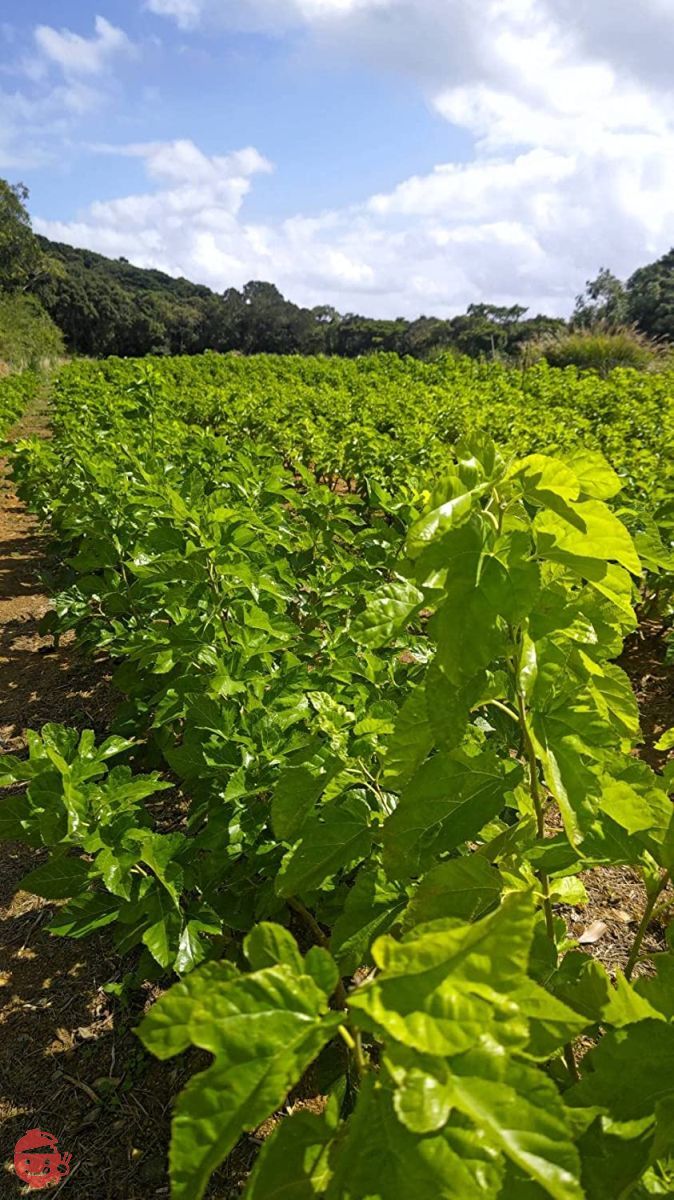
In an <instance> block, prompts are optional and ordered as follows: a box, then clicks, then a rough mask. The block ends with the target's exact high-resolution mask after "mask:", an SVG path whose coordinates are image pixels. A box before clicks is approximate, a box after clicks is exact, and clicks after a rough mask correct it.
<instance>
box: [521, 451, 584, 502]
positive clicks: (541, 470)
mask: <svg viewBox="0 0 674 1200" xmlns="http://www.w3.org/2000/svg"><path fill="white" fill-rule="evenodd" d="M510 475H511V477H512V478H514V479H519V481H520V482H521V484H522V489H523V491H524V495H525V496H526V498H527V499H528V500H532V501H533V502H534V504H539V505H543V506H544V507H546V508H555V504H556V502H557V501H558V500H561V501H562V502H563V506H564V507H565V506H566V505H567V504H569V503H571V501H573V500H577V499H578V497H579V495H580V483H579V480H578V476H577V475H576V473H575V471H574V470H572V468H571V467H568V466H567V465H566V464H565V463H563V462H562V461H561V460H560V459H559V458H550V456H549V455H547V454H530V455H528V457H527V458H523V459H521V460H520V461H519V462H517V463H515V466H514V467H513V468H512V470H511V471H510Z"/></svg>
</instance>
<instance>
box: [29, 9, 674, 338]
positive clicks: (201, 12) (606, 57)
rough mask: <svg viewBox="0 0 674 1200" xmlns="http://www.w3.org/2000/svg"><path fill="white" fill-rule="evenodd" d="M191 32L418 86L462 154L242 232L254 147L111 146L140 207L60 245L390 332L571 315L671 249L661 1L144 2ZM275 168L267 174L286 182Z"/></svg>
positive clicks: (82, 227) (109, 210) (673, 214)
mask: <svg viewBox="0 0 674 1200" xmlns="http://www.w3.org/2000/svg"><path fill="white" fill-rule="evenodd" d="M147 7H149V8H151V9H152V10H153V11H154V12H155V13H157V14H161V15H164V16H166V17H171V18H172V19H173V20H174V21H176V22H177V23H178V24H179V25H181V26H182V27H184V28H190V27H194V26H196V25H198V24H199V23H204V24H206V23H212V22H215V21H219V22H220V24H221V25H222V24H224V25H228V26H230V27H235V28H248V29H251V28H255V29H262V30H265V31H266V32H268V33H281V32H284V31H285V33H287V31H288V30H289V29H293V28H295V27H296V28H298V29H300V30H302V31H303V32H304V34H305V35H307V34H308V35H310V36H311V38H312V40H311V44H310V45H311V53H312V54H314V55H316V54H319V53H320V54H325V55H331V56H333V57H334V58H336V59H340V60H342V59H345V58H349V59H353V58H354V56H355V57H357V58H358V59H360V61H361V62H363V63H366V64H368V65H369V68H370V69H375V68H376V69H379V70H386V71H392V72H398V73H400V72H403V73H405V74H406V75H407V76H408V77H413V78H414V79H415V80H416V81H417V83H418V86H419V88H420V89H422V91H423V93H424V94H425V96H426V97H427V99H428V102H429V104H430V105H431V106H432V107H433V108H434V110H435V111H436V112H438V113H439V114H441V115H442V116H443V117H445V118H446V119H447V121H449V122H451V123H453V124H454V125H456V126H460V127H461V128H462V129H463V130H465V131H467V132H468V133H469V134H470V135H471V136H472V138H473V142H474V146H475V153H474V158H473V160H472V161H470V162H466V163H451V162H449V163H442V164H439V165H438V166H436V167H435V169H434V170H432V171H430V172H428V173H427V174H423V175H415V176H412V177H411V178H408V179H405V180H402V181H401V182H400V183H399V184H398V186H397V187H395V188H393V189H391V190H390V191H389V192H386V193H382V194H377V195H373V196H370V197H369V198H368V197H367V196H363V197H361V198H359V200H358V202H357V203H354V204H353V205H352V206H350V207H349V208H346V209H342V210H337V211H332V212H327V213H324V214H320V215H310V214H311V198H310V197H308V198H307V204H306V208H307V214H298V215H297V216H295V217H293V218H292V219H290V220H285V221H274V220H267V221H259V222H256V223H252V222H249V221H247V220H246V212H245V198H246V195H247V193H248V191H249V189H250V187H251V186H252V181H253V177H254V176H255V174H256V173H258V172H259V171H263V170H266V169H268V164H267V163H266V162H265V160H264V159H263V158H262V157H261V156H260V155H259V154H258V152H257V151H255V150H248V151H244V152H239V153H238V154H234V155H226V156H208V155H206V154H204V153H203V152H202V151H201V150H199V149H198V147H197V146H195V145H194V144H193V143H192V142H188V141H182V142H175V143H168V144H166V143H159V144H149V145H140V146H130V147H125V148H123V152H124V153H126V154H130V155H135V156H136V157H139V158H141V159H142V160H143V162H144V164H145V169H146V172H147V176H148V180H149V186H148V190H147V191H145V192H143V193H141V194H139V195H132V196H128V197H125V198H122V199H120V200H115V201H111V202H102V203H99V204H97V205H94V206H92V207H91V208H90V209H89V210H87V211H86V212H84V213H83V214H81V216H80V218H79V219H78V221H76V222H74V223H66V224H53V223H49V222H41V223H40V228H41V230H42V231H43V232H45V233H48V234H50V235H51V236H54V237H58V238H60V239H61V240H66V241H67V240H73V241H75V242H76V243H78V244H80V245H87V246H91V247H92V248H94V249H99V250H102V251H103V252H107V253H112V254H124V255H125V256H127V257H129V258H131V259H133V260H134V261H136V262H139V263H140V264H142V265H152V266H158V267H162V268H164V269H166V270H169V271H171V272H173V273H180V274H184V275H187V276H188V277H191V278H194V279H197V280H200V281H203V282H205V283H208V284H210V285H211V286H213V287H215V288H218V289H220V288H224V287H226V286H229V285H232V284H234V285H241V284H242V283H244V282H245V281H246V280H248V279H250V278H264V279H271V280H273V281H274V282H275V283H277V284H278V285H279V286H280V287H281V288H282V290H283V291H284V292H285V293H286V294H287V295H289V296H290V297H291V298H293V299H296V300H298V301H300V302H303V303H309V304H313V303H323V302H328V301H331V302H333V303H335V304H336V305H337V306H338V307H340V308H342V309H344V310H349V309H350V310H360V311H364V312H368V313H372V314H382V315H396V314H398V313H405V314H407V315H411V316H413V315H417V314H418V313H419V312H422V311H426V312H437V313H441V314H442V313H448V312H452V311H457V310H460V309H463V308H464V307H465V306H466V304H468V303H470V302H472V301H478V300H484V299H488V300H492V301H494V302H501V303H513V302H515V301H521V302H522V303H524V304H528V305H529V306H530V307H531V308H532V309H534V310H537V309H543V310H547V311H549V312H562V313H563V312H568V310H569V307H570V305H571V303H572V301H573V296H574V295H575V293H576V292H577V291H578V290H579V289H580V288H581V287H582V286H583V283H584V281H585V279H586V278H588V277H590V276H591V275H593V274H594V273H596V271H597V269H598V268H599V267H600V266H601V265H607V266H610V267H612V268H613V269H614V270H615V271H616V272H617V273H619V274H622V275H626V274H628V273H630V272H631V271H632V270H633V269H634V268H635V267H636V266H638V265H639V264H640V263H643V262H646V261H648V260H649V259H650V258H652V257H655V256H656V255H658V254H660V253H662V252H664V251H665V250H666V249H668V248H669V246H670V244H671V241H672V240H674V103H673V91H672V88H673V86H674V85H673V84H672V78H671V73H670V72H669V70H668V69H667V68H668V65H669V63H671V61H672V60H673V59H674V22H672V21H671V0H642V3H641V4H640V5H638V6H637V5H634V3H633V0H629V3H628V0H613V3H612V4H611V5H610V6H609V5H602V4H600V3H596V4H593V3H590V2H589V0H484V2H483V3H482V4H477V3H475V4H469V3H466V0H236V3H235V2H234V0H147ZM282 168H283V164H282V163H281V164H280V165H279V170H282Z"/></svg>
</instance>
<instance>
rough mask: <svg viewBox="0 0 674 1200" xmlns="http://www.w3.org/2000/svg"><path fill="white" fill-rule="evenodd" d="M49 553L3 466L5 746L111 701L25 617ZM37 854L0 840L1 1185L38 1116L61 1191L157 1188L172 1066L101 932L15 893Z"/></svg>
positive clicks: (0, 1191) (35, 607) (0, 575)
mask: <svg viewBox="0 0 674 1200" xmlns="http://www.w3.org/2000/svg"><path fill="white" fill-rule="evenodd" d="M28 433H36V434H38V435H40V436H48V425H47V419H46V413H45V412H44V410H43V409H41V408H40V407H39V406H38V407H36V408H34V409H33V410H31V411H30V413H29V414H28V416H27V417H26V418H25V419H24V420H23V421H22V422H20V423H19V425H18V426H17V427H16V429H15V430H14V436H15V437H19V436H24V435H27V434H28ZM48 565H49V564H48V559H47V546H46V544H45V540H44V538H42V537H41V536H40V533H39V529H38V527H37V524H36V522H35V520H34V519H33V518H32V517H31V516H30V515H29V514H28V513H27V512H26V510H25V508H24V506H23V505H22V504H21V502H20V501H19V500H18V499H17V496H16V493H15V491H14V488H13V486H12V484H11V481H10V480H9V478H8V476H7V473H6V471H4V472H3V477H2V479H1V480H0V750H4V751H8V750H11V751H17V750H21V749H22V748H23V746H24V745H25V741H24V736H23V735H24V731H25V730H26V729H27V728H37V729H39V728H40V727H41V726H42V725H43V724H44V723H45V722H47V721H60V722H63V723H65V724H70V725H75V726H78V727H80V728H85V727H88V728H93V729H95V730H97V732H103V731H104V730H105V729H106V726H107V725H108V723H109V717H110V713H111V711H112V697H111V693H110V683H109V674H108V672H107V671H106V669H105V667H104V666H103V665H101V664H98V665H96V664H91V663H90V662H84V661H82V660H81V659H80V658H79V657H78V655H77V653H76V650H75V648H74V646H73V645H72V643H69V642H68V640H67V639H66V640H65V642H64V643H63V644H62V645H61V646H60V647H59V649H58V651H53V649H52V646H51V638H45V637H42V636H41V635H40V632H39V628H38V626H39V623H40V620H41V618H42V617H43V615H44V613H45V612H46V611H47V608H48V606H49V601H48V597H47V595H46V593H45V589H44V585H43V584H42V583H41V582H40V572H41V571H44V570H45V569H46V568H48ZM1 802H2V801H1V800H0V803H1ZM38 861H39V855H37V856H36V852H34V851H30V850H27V849H26V848H25V847H21V846H16V845H8V844H4V845H0V1195H1V1196H3V1197H4V1196H17V1197H18V1196H19V1195H21V1194H24V1193H23V1192H22V1191H21V1189H20V1188H19V1183H18V1180H16V1179H15V1177H14V1176H13V1171H12V1169H11V1167H10V1163H11V1161H12V1157H13V1149H14V1144H15V1142H16V1141H17V1139H18V1138H19V1137H20V1136H21V1135H23V1134H24V1133H26V1132H27V1130H29V1129H31V1128H36V1127H38V1128H40V1129H43V1130H48V1131H49V1132H51V1133H53V1134H55V1135H56V1136H57V1137H58V1138H59V1147H60V1149H61V1150H62V1151H70V1152H71V1153H72V1156H73V1166H72V1168H71V1175H70V1177H69V1178H68V1180H67V1182H66V1183H65V1185H64V1188H63V1193H64V1195H65V1196H68V1197H72V1198H73V1200H76V1198H77V1200H80V1198H81V1200H94V1198H95V1200H148V1198H150V1197H154V1196H167V1195H168V1187H167V1181H166V1149H167V1143H168V1136H169V1117H170V1112H169V1107H170V1097H171V1096H172V1095H174V1094H175V1092H176V1090H177V1089H178V1088H179V1087H180V1086H182V1082H183V1077H184V1067H182V1066H181V1067H180V1068H176V1067H175V1066H174V1065H173V1064H169V1065H168V1066H163V1065H161V1064H158V1063H156V1062H155V1060H154V1059H153V1060H150V1059H148V1058H147V1056H146V1055H145V1054H144V1052H143V1051H142V1048H141V1046H140V1043H139V1042H138V1040H137V1038H136V1037H135V1036H134V1035H133V1033H132V1028H133V1026H134V1025H135V1024H137V1021H138V1018H139V1016H140V1009H139V1007H138V1005H136V1006H135V1007H134V1009H133V1010H132V1011H129V1012H128V1013H127V1014H126V1016H125V1015H124V1014H122V1016H121V1017H120V1015H119V1007H117V1010H116V1015H115V1011H114V1010H113V1007H112V1003H111V1001H110V1000H109V998H108V996H107V995H106V994H105V992H104V991H103V990H102V989H103V985H104V984H105V983H107V982H109V981H110V980H115V979H119V978H120V976H121V970H120V961H119V958H118V957H117V955H116V954H115V953H114V949H113V947H112V945H111V942H110V941H109V939H107V938H104V937H98V938H97V937H94V938H89V939H87V940H86V941H82V942H77V941H69V940H66V939H61V938H56V937H52V936H51V935H50V934H49V933H48V932H47V929H46V926H47V925H48V923H49V919H50V917H51V916H52V914H53V912H54V905H52V904H49V903H48V902H46V901H43V900H40V899H38V897H36V896H31V895H29V894H28V893H26V892H21V891H19V892H18V893H16V886H17V883H18V882H19V880H20V879H21V878H22V876H23V875H25V874H26V873H27V872H28V871H29V870H31V869H32V868H33V867H35V866H36V865H37V862H38ZM140 1003H141V1006H142V997H141V1001H140ZM3 1164H4V1166H3ZM3 1180H4V1182H3ZM56 1190H57V1191H59V1194H60V1190H59V1189H56ZM31 1194H32V1193H31ZM46 1194H48V1195H50V1196H51V1195H53V1194H56V1193H55V1192H52V1191H49V1192H48V1193H46ZM221 1194H222V1193H221Z"/></svg>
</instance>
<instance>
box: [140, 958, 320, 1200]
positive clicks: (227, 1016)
mask: <svg viewBox="0 0 674 1200" xmlns="http://www.w3.org/2000/svg"><path fill="white" fill-rule="evenodd" d="M341 1019H342V1018H341V1015H340V1014H339V1013H328V1011H327V999H326V997H325V994H324V992H322V991H321V990H320V989H319V988H318V987H317V986H316V984H315V983H314V981H313V980H312V979H311V978H310V977H309V976H308V975H295V974H294V973H293V971H292V970H291V968H290V967H288V966H286V965H279V966H275V967H268V968H266V969H265V970H263V971H257V972H255V973H254V974H252V975H247V976H238V975H233V974H232V969H231V968H230V966H229V964H224V965H223V964H209V966H207V967H201V968H198V969H197V970H196V971H194V972H193V973H192V974H191V975H190V976H188V978H187V979H186V980H185V981H184V982H183V983H180V984H178V985H176V986H175V987H173V988H171V990H170V991H169V992H167V993H166V994H165V995H164V996H162V998H161V999H160V1000H159V1001H158V1002H157V1003H156V1004H155V1005H154V1007H153V1008H152V1009H151V1010H150V1012H149V1014H148V1015H147V1017H146V1018H145V1020H144V1021H143V1023H142V1025H141V1027H140V1030H139V1034H140V1037H141V1040H142V1041H143V1043H144V1045H145V1046H146V1047H147V1049H148V1050H150V1051H151V1052H153V1053H156V1054H157V1055H158V1056H159V1057H161V1058H168V1057H171V1056H172V1055H173V1054H176V1053H179V1052H180V1051H182V1050H184V1049H185V1048H186V1046H187V1045H188V1044H190V1043H191V1044H192V1045H194V1046H198V1047H200V1048H201V1049H202V1050H208V1051H210V1052H211V1053H212V1054H213V1055H214V1062H213V1065H212V1066H211V1067H209V1068H208V1070H206V1071H203V1072H201V1073H200V1074H198V1075H195V1076H194V1077H193V1078H192V1079H191V1080H190V1082H189V1083H188V1085H187V1087H186V1088H185V1089H184V1091H183V1092H182V1093H181V1094H180V1096H179V1098H178V1101H177V1103H176V1106H175V1115H174V1119H173V1136H172V1141H171V1152H170V1170H171V1180H172V1185H173V1196H174V1200H200V1198H201V1197H202V1196H203V1194H204V1191H205V1189H206V1185H207V1183H208V1179H209V1177H210V1175H211V1174H212V1172H213V1171H214V1170H215V1169H216V1167H217V1166H219V1164H220V1163H221V1162H222V1161H223V1159H224V1158H225V1157H226V1156H227V1154H228V1153H229V1151H230V1150H231V1149H232V1147H233V1146H234V1144H235V1143H236V1141H237V1139H238V1138H239V1136H240V1135H241V1133H242V1132H245V1131H252V1130H253V1129H256V1128H257V1126H258V1125H259V1124H260V1123H261V1122H262V1121H264V1120H265V1119H266V1118H267V1117H268V1116H269V1115H270V1114H271V1113H273V1112H274V1111H275V1110H276V1109H277V1108H279V1107H280V1106H281V1105H282V1104H283V1102H284V1100H285V1098H286V1096H287V1094H288V1092H289V1090H290V1088H291V1087H293V1085H294V1084H295V1083H297V1081H298V1080H299V1079H300V1078H301V1076H302V1074H303V1073H304V1071H305V1070H306V1069H307V1067H308V1066H309V1065H310V1063H311V1062H312V1061H313V1059H314V1058H315V1057H316V1055H317V1054H318V1052H319V1051H320V1049H321V1048H322V1047H323V1046H324V1045H325V1044H326V1043H327V1042H328V1041H329V1040H330V1038H331V1037H332V1036H333V1035H334V1033H335V1030H336V1028H337V1025H338V1024H339V1022H340V1020H341Z"/></svg>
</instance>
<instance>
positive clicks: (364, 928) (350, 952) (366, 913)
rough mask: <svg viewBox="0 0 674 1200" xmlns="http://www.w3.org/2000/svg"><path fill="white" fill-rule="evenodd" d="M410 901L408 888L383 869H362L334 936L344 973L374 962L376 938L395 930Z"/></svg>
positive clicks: (332, 941)
mask: <svg viewBox="0 0 674 1200" xmlns="http://www.w3.org/2000/svg"><path fill="white" fill-rule="evenodd" d="M406 903H407V893H406V891H405V890H404V889H402V888H401V887H400V886H399V885H398V884H395V883H390V882H389V880H387V878H386V876H385V874H384V872H383V871H381V870H377V869H369V870H365V869H363V870H361V871H359V872H358V876H357V878H356V882H355V884H354V885H353V887H352V888H350V890H349V892H348V895H347V897H346V900H345V902H344V907H343V908H342V911H341V912H340V914H339V916H338V917H337V920H336V921H335V924H334V926H333V930H332V937H331V938H330V949H331V951H332V953H333V955H334V956H335V958H336V960H337V962H338V963H339V966H340V967H341V970H342V972H343V974H345V975H352V974H353V972H354V971H356V970H357V968H358V967H362V966H365V965H366V964H367V963H368V962H369V961H370V946H371V945H372V943H373V941H374V939H375V938H377V937H379V936H380V935H381V934H383V933H387V932H388V931H389V929H391V927H392V926H393V925H394V924H395V922H396V921H397V920H398V918H399V916H400V914H401V913H402V911H403V909H404V908H405V905H406Z"/></svg>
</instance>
